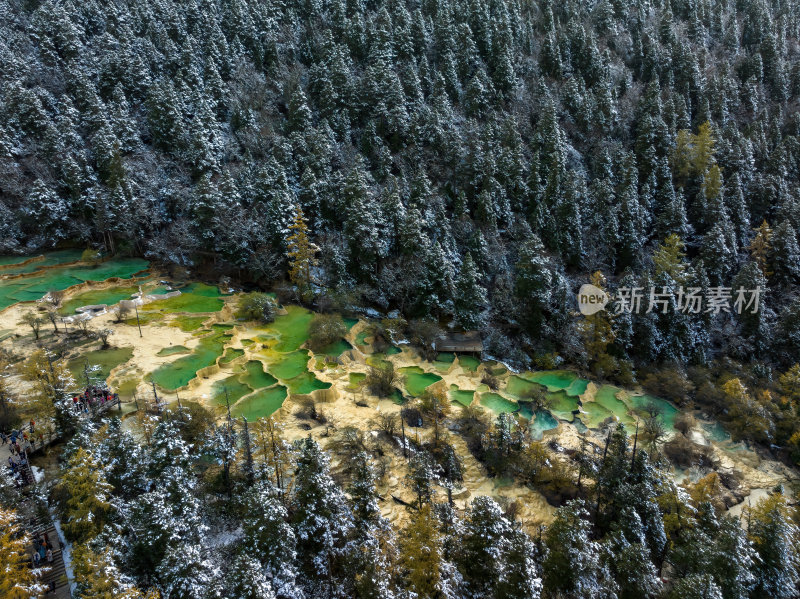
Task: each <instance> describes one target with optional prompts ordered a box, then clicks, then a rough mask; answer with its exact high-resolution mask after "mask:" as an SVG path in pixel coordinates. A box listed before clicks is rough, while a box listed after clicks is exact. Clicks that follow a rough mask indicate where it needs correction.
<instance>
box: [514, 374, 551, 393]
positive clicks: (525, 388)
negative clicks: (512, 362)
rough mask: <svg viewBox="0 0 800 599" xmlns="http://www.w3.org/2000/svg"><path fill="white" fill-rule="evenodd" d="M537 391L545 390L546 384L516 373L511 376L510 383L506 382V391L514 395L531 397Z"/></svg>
mask: <svg viewBox="0 0 800 599" xmlns="http://www.w3.org/2000/svg"><path fill="white" fill-rule="evenodd" d="M536 391H544V386H543V385H541V384H540V383H534V382H532V381H528V380H525V379H524V378H522V377H520V376H517V375H516V374H515V375H512V376H510V377H509V378H508V383H506V393H508V394H509V395H513V396H514V397H519V398H525V397H530V396H531V395H532V394H533V393H534V392H536Z"/></svg>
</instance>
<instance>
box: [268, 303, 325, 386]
mask: <svg viewBox="0 0 800 599" xmlns="http://www.w3.org/2000/svg"><path fill="white" fill-rule="evenodd" d="M286 312H287V313H286V314H282V315H281V316H278V317H277V318H275V321H274V322H272V323H270V324H269V325H268V326H267V328H268V329H270V330H272V331H273V332H275V333H277V334H278V335H279V336H280V341H279V342H278V343H277V345H275V348H274V349H275V350H276V351H279V352H293V351H296V350H298V349H299V348H300V346H301V345H303V344H304V343H305V342H306V340H308V331H309V327H310V326H311V319H312V318H313V317H314V313H313V312H311V311H310V310H306V309H305V308H301V307H300V306H286ZM279 378H280V377H279Z"/></svg>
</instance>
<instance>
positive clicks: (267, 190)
mask: <svg viewBox="0 0 800 599" xmlns="http://www.w3.org/2000/svg"><path fill="white" fill-rule="evenodd" d="M799 41H800V4H798V3H796V2H792V1H791V0H770V1H768V0H652V1H646V0H633V1H630V2H627V1H624V0H596V1H591V0H590V1H581V0H562V1H560V2H552V1H551V0H543V1H538V0H537V1H524V2H519V1H516V0H421V1H420V2H417V1H416V0H367V1H362V0H324V1H323V0H285V1H281V0H274V1H268V0H182V1H180V2H177V1H174V0H116V1H115V0H111V1H107V2H100V1H97V0H61V1H47V2H40V1H39V0H0V254H31V253H34V252H39V251H41V250H44V249H48V248H54V247H67V246H69V247H91V248H94V249H98V250H103V251H104V252H107V253H110V254H116V255H118V256H142V257H145V258H147V259H148V260H151V261H152V262H153V263H154V264H158V265H159V266H160V267H163V268H164V269H166V270H168V269H174V271H175V272H178V270H179V269H180V271H182V272H187V271H188V272H191V273H192V274H194V275H196V276H204V277H209V278H211V277H214V278H217V279H218V278H219V277H229V278H230V280H233V281H236V283H237V284H240V283H241V284H247V285H253V286H259V287H261V288H264V289H268V288H273V289H278V291H279V295H280V293H281V292H283V293H287V294H289V293H290V291H291V289H290V291H289V292H287V291H286V290H287V288H290V286H289V285H288V284H287V282H286V281H287V276H288V278H290V279H291V280H292V281H293V282H294V283H297V281H298V280H299V279H298V278H297V277H298V276H304V277H306V278H305V283H306V286H305V288H302V289H300V288H299V287H300V286H298V289H297V291H298V292H299V293H297V294H295V296H294V300H295V301H297V300H301V301H302V302H303V303H306V304H309V305H313V306H314V307H315V308H317V309H318V310H320V311H333V312H336V311H339V310H340V309H342V308H353V307H360V308H372V309H376V310H377V311H378V312H379V313H380V314H381V315H386V314H390V313H392V311H394V310H397V311H398V314H399V315H402V316H403V317H404V318H406V319H408V320H409V324H411V323H413V325H414V328H415V330H424V329H425V323H426V322H429V321H428V320H426V319H432V320H435V321H437V323H439V324H441V325H444V326H447V325H450V324H452V325H453V327H454V328H455V329H456V330H462V329H466V330H478V331H480V333H481V335H482V337H483V347H484V348H485V355H486V356H487V357H493V358H496V359H500V360H503V361H504V362H505V363H507V364H509V365H511V366H513V367H517V366H518V367H526V368H541V369H554V368H557V367H559V366H561V365H569V366H570V367H573V368H576V369H580V370H581V371H582V372H585V373H590V374H591V376H592V377H593V378H596V379H597V380H601V381H611V382H614V383H615V384H619V385H621V386H628V387H630V386H633V385H637V384H642V385H643V386H644V388H645V389H646V390H648V391H649V392H652V393H654V394H658V395H659V396H663V397H665V398H668V399H670V400H673V401H675V402H676V403H678V404H679V405H680V406H681V407H686V408H687V410H688V409H690V408H692V407H698V408H701V409H703V410H707V411H708V412H709V413H712V414H714V415H715V416H716V417H718V418H719V419H720V421H721V422H724V424H725V425H726V427H728V428H729V429H730V430H731V432H732V435H733V436H734V437H735V438H736V440H740V439H741V440H746V441H749V442H753V443H757V444H760V445H759V447H760V448H762V450H764V451H766V450H767V449H770V450H772V451H773V452H774V453H773V454H772V455H774V456H777V457H779V458H780V459H783V460H785V461H787V462H793V463H795V464H797V463H798V462H800V366H797V365H796V362H797V360H798V356H799V355H800V296H799V295H798V290H797V284H798V282H800V247H798V233H797V232H798V230H800V193H799V192H800V112H798V99H799V97H800V60H798V58H800V47H799V46H798V42H799ZM301 211H302V215H304V218H305V219H306V220H305V221H304V220H303V217H302V216H301ZM316 248H318V251H315V249H316ZM311 254H314V258H315V259H314V260H312V256H311ZM298 256H300V257H301V258H303V260H304V263H303V264H302V265H301V266H302V268H301V267H299V266H298V264H297V259H298V258H297V257H298ZM315 261H316V264H313V268H312V263H313V262H315ZM303 273H305V274H303ZM589 280H591V281H592V282H594V283H595V284H596V285H597V286H599V287H602V288H604V289H606V290H608V291H609V292H613V291H614V290H616V289H618V288H621V287H623V288H635V287H641V288H643V289H648V288H650V287H653V286H655V287H657V288H659V289H661V288H666V289H669V290H676V289H678V288H680V287H687V288H688V287H696V288H700V289H702V290H708V289H710V288H714V287H720V286H724V287H731V288H737V287H743V288H747V289H754V288H757V287H760V288H762V289H763V290H764V293H763V296H762V303H761V310H759V311H758V312H757V313H745V314H741V315H737V314H735V313H732V312H725V311H721V312H720V313H716V314H715V313H709V312H699V313H685V312H681V311H679V310H675V309H671V310H669V311H668V312H666V313H661V312H659V311H653V312H644V311H642V312H641V313H638V314H628V313H623V314H621V315H619V316H617V317H615V318H611V317H609V316H606V315H605V313H601V314H600V315H598V316H596V317H592V318H576V317H575V315H574V309H575V292H576V291H577V288H578V287H579V286H580V285H581V284H582V283H585V282H588V281H589ZM287 297H288V295H287ZM673 308H674V306H673ZM370 314H373V312H370ZM137 318H138V315H137ZM31 322H32V323H33V324H32V325H31V326H41V322H38V321H36V319H35V318H34V319H33V320H32V321H31ZM37 322H38V324H37ZM54 325H55V321H54ZM381 326H382V325H381ZM428 330H430V328H429V329H428ZM33 332H34V333H35V336H36V339H37V340H38V335H39V330H38V328H35V329H34V330H33ZM56 333H58V329H56ZM52 369H53V365H52V363H51V364H50V370H51V371H52ZM0 396H2V399H3V401H4V402H5V400H6V396H5V394H4V393H2V394H0ZM55 399H56V400H57V398H55ZM55 403H58V401H56V402H55ZM51 407H52V406H51ZM433 412H434V421H435V422H436V423H437V426H438V422H439V419H438V414H437V408H436V405H435V404H434V406H433ZM62 415H63V414H62ZM96 420H97V421H93V420H92V419H91V418H88V417H87V418H78V419H74V420H69V419H65V420H64V421H63V422H60V423H59V426H60V427H61V428H60V432H62V433H64V434H65V435H66V436H68V437H70V436H71V441H70V442H69V444H68V447H67V448H66V450H65V455H64V458H65V460H67V461H66V462H65V463H64V469H63V471H61V473H60V474H59V477H58V478H59V482H58V483H57V484H56V485H55V487H54V488H53V492H52V495H51V497H50V499H51V500H52V505H53V509H54V513H55V515H56V516H57V518H58V519H59V520H60V524H61V526H62V527H63V531H64V535H65V538H66V539H67V540H68V541H69V543H70V544H71V550H72V551H71V567H72V573H71V576H72V578H71V582H72V583H73V585H74V586H73V588H72V591H73V592H74V595H75V596H76V597H80V598H82V599H90V598H91V599H99V598H106V597H126V598H128V599H137V598H142V597H147V598H148V599H154V598H155V597H159V596H161V597H164V598H165V599H217V598H225V599H273V598H276V599H316V598H325V599H340V598H350V597H353V598H357V599H490V598H491V599H516V598H519V599H538V598H539V597H540V596H542V597H546V598H548V599H562V598H589V597H591V598H596V597H600V598H608V599H611V598H619V599H629V598H630V599H634V598H636V599H638V598H641V597H646V598H665V599H693V598H695V597H696V598H698V599H699V598H701V597H702V598H708V597H710V598H714V599H717V598H721V599H746V598H748V599H749V598H752V599H766V598H778V599H795V598H797V597H798V596H800V554H798V549H797V548H798V544H799V543H798V539H800V531H799V530H798V514H797V507H796V505H793V504H792V503H791V502H792V501H793V500H792V499H791V498H790V497H791V495H790V494H784V492H783V490H782V489H774V490H771V493H770V494H769V496H768V497H767V498H766V499H764V500H763V501H761V502H759V503H757V504H754V505H753V506H752V509H751V508H745V509H746V511H745V513H746V515H747V519H746V522H741V521H739V520H737V519H735V518H732V517H729V516H727V515H725V510H726V508H727V507H728V506H727V505H725V503H724V501H722V500H721V499H720V497H721V496H722V495H724V493H725V491H724V488H723V487H725V484H724V483H725V481H722V482H721V479H720V476H719V475H717V473H716V472H713V473H711V474H709V476H707V477H704V478H700V479H699V480H698V481H695V482H694V483H693V484H691V485H684V486H679V485H677V484H676V483H675V482H674V481H673V480H672V478H671V477H670V476H669V474H668V473H667V462H666V461H665V459H664V458H663V456H661V455H660V454H659V453H658V451H657V449H658V444H657V443H655V444H654V445H653V449H654V450H653V451H652V452H650V453H652V455H648V453H649V452H648V450H647V449H645V448H644V447H643V446H642V445H641V444H640V445H638V446H637V444H636V442H637V440H639V438H638V437H636V438H634V437H628V433H627V432H626V431H625V429H624V428H618V429H615V430H614V431H613V432H612V433H610V434H609V435H608V436H607V440H606V446H605V450H604V451H603V452H602V456H601V455H596V454H595V453H591V455H590V454H589V450H586V454H584V453H574V454H573V455H571V456H570V465H571V466H570V467H569V468H567V467H565V466H564V465H563V463H562V461H561V460H560V459H552V456H553V455H554V454H553V452H550V453H548V451H549V450H548V449H547V448H545V444H543V443H538V442H534V441H532V440H531V439H530V438H528V437H527V436H526V434H525V433H524V432H523V429H521V428H519V427H516V428H515V427H513V426H512V425H511V424H510V421H509V420H508V417H507V416H504V415H502V414H501V415H499V416H498V418H497V421H496V422H489V421H488V419H487V418H485V417H484V416H481V415H480V414H477V413H474V412H471V411H470V410H469V409H465V410H464V411H463V414H462V416H461V417H460V418H459V420H458V423H457V427H458V428H459V430H460V432H463V433H464V435H465V436H466V437H469V436H470V435H472V440H473V445H474V446H473V447H470V451H472V452H473V453H478V454H479V455H480V459H481V464H482V465H483V466H485V467H486V469H487V471H488V472H491V473H492V474H493V475H497V476H502V477H507V478H515V479H517V480H523V481H526V482H525V484H530V485H532V486H537V485H538V486H537V488H545V487H547V486H548V485H550V486H559V488H561V489H563V488H569V489H574V490H575V491H574V497H577V498H578V499H576V500H575V501H568V500H569V499H570V497H566V496H563V497H559V502H560V504H561V507H559V508H558V509H557V510H556V515H555V518H554V520H553V521H552V523H550V524H549V525H548V526H547V527H546V528H540V529H538V531H532V530H530V527H529V524H530V523H525V522H520V521H519V520H518V519H517V517H516V516H517V514H516V509H517V508H515V506H514V504H513V503H507V504H504V505H499V504H498V503H497V502H495V500H493V499H491V498H489V497H482V496H479V497H474V498H472V499H471V501H470V503H469V506H468V507H467V508H466V509H465V510H461V511H456V510H455V509H453V507H452V502H451V501H450V498H449V497H448V495H449V493H450V492H452V490H453V488H454V486H455V482H457V477H458V473H459V468H460V467H461V466H460V464H459V459H458V455H457V454H456V452H455V451H454V450H453V449H452V448H450V449H449V450H446V449H444V447H449V445H447V443H446V441H442V446H439V444H438V443H439V440H438V428H437V429H436V430H437V444H436V446H434V447H430V446H428V447H425V446H423V445H417V446H413V444H411V443H410V442H409V445H412V447H411V449H410V450H409V451H408V453H409V454H410V455H409V456H408V458H409V462H408V468H407V470H408V471H407V472H405V471H404V472H403V473H394V475H396V476H399V477H401V478H402V479H403V481H404V482H403V484H404V485H406V487H407V488H408V489H411V490H412V491H413V494H414V496H415V497H416V501H415V502H414V503H413V504H412V505H409V506H408V508H409V509H408V517H407V519H406V520H404V521H402V522H397V523H389V522H387V521H386V520H385V519H384V517H383V516H381V513H380V510H379V508H378V501H393V499H392V498H387V497H377V496H376V491H375V488H376V486H375V485H376V480H378V479H380V478H381V477H385V476H387V473H386V472H380V471H379V467H380V464H381V462H380V460H379V458H380V457H381V452H388V451H394V452H398V451H401V452H402V453H403V454H405V453H407V452H406V451H404V450H405V449H408V448H407V447H406V446H405V445H404V446H403V447H404V450H399V449H398V441H397V439H398V433H397V431H396V430H394V429H393V430H392V432H391V433H389V432H387V431H385V430H382V431H380V432H378V434H377V438H376V439H367V440H365V439H363V438H358V439H355V438H354V437H352V436H351V437H346V436H345V435H344V434H343V431H340V434H342V437H341V438H337V440H336V443H338V446H337V447H338V449H337V458H338V460H337V462H338V463H339V464H340V465H341V464H342V463H344V464H346V465H348V467H347V468H345V471H344V472H342V471H336V472H332V470H331V467H330V464H329V456H328V455H327V454H326V453H325V452H324V451H322V450H321V449H320V447H319V446H318V445H317V442H316V441H314V440H313V439H311V438H309V439H307V440H301V441H295V442H294V443H289V442H288V441H284V440H283V439H282V438H281V434H280V430H279V428H280V427H279V424H278V423H276V421H272V420H270V421H268V422H267V421H264V422H260V425H261V426H273V427H277V428H275V429H273V430H267V431H266V432H265V433H264V434H265V437H263V438H261V439H259V438H258V437H257V435H256V432H254V431H251V432H250V433H246V434H253V435H254V437H253V438H252V439H250V438H248V440H246V441H245V440H244V439H243V438H242V435H243V434H245V433H244V431H242V429H241V426H240V424H239V423H238V422H237V423H236V424H235V426H233V425H231V423H230V422H227V423H216V424H215V423H214V422H213V418H210V417H207V415H206V416H204V415H203V412H202V411H197V412H194V413H191V414H190V413H187V412H184V411H183V410H182V409H180V408H179V409H177V410H171V411H168V412H167V413H165V414H164V415H163V416H162V417H161V418H160V419H159V420H158V421H153V422H152V423H151V424H152V427H150V428H147V429H146V430H147V438H146V440H142V439H138V438H134V437H133V436H132V435H131V434H130V433H129V432H127V431H126V430H124V429H123V427H122V425H121V424H120V422H119V421H118V420H115V419H112V420H106V421H103V420H102V418H98V419H96ZM401 422H405V420H401ZM384 424H386V423H384ZM396 425H397V422H395V426H396ZM387 426H388V425H387ZM372 432H376V431H372ZM656 432H658V431H656ZM661 432H662V433H663V430H662V431H661ZM443 435H444V433H443ZM403 436H404V437H405V432H404V433H403ZM264 438H270V441H269V442H266V443H265V442H264V440H263V439H264ZM475 439H478V440H479V442H477V443H475V442H474V440H475ZM634 439H636V440H634ZM373 441H374V443H373ZM404 443H405V441H404ZM244 448H247V449H246V450H245V449H244ZM476 448H477V449H476ZM764 448H767V449H764ZM551 449H552V448H551ZM556 450H559V451H560V450H563V448H562V447H556V448H555V450H553V451H556ZM404 457H405V456H404ZM0 472H2V476H3V477H5V472H6V469H2V470H1V471H0ZM388 475H390V476H391V475H392V473H388ZM587 481H590V482H587ZM2 487H3V490H4V493H2V494H0V506H2V508H0V525H1V526H0V562H1V563H3V564H11V566H10V567H9V569H8V570H7V571H6V578H5V579H0V595H4V594H8V596H11V597H29V596H32V595H34V596H35V595H36V593H38V592H39V591H40V590H42V589H39V588H38V587H37V584H38V583H37V582H36V579H35V578H34V577H33V576H32V575H31V572H30V569H29V568H28V565H27V563H26V562H25V558H24V556H25V555H26V551H27V549H28V548H27V546H25V545H24V543H23V542H22V541H20V539H21V538H22V536H21V535H22V529H21V528H20V523H19V522H18V521H17V516H16V515H15V514H14V512H13V511H12V510H13V509H14V507H15V505H16V503H17V502H18V501H19V500H18V498H17V496H16V492H15V490H14V488H13V484H12V483H11V482H10V481H6V480H5V478H4V479H3V480H2Z"/></svg>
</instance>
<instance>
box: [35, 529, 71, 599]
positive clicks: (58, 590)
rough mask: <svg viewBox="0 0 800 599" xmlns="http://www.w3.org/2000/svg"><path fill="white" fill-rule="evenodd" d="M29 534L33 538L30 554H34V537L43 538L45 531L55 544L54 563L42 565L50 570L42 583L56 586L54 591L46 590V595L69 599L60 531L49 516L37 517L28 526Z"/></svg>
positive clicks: (52, 543)
mask: <svg viewBox="0 0 800 599" xmlns="http://www.w3.org/2000/svg"><path fill="white" fill-rule="evenodd" d="M27 530H28V534H29V535H30V538H31V543H30V551H31V552H30V555H31V556H33V539H35V538H41V537H42V536H43V535H44V533H47V538H48V539H49V540H50V544H51V545H52V546H53V563H51V564H47V563H44V564H42V565H44V566H47V567H48V568H49V571H48V572H46V573H45V574H44V576H42V578H41V582H42V584H44V585H45V586H47V587H48V589H50V588H55V593H53V591H50V590H48V591H46V592H45V597H57V598H59V599H69V597H70V591H69V582H68V581H67V569H66V565H65V564H64V555H63V551H62V547H61V540H60V539H59V537H58V531H56V527H55V526H54V525H53V522H52V520H50V518H49V517H48V518H47V519H46V520H41V519H38V518H37V519H35V520H33V521H32V522H31V523H30V524H29V525H28V527H27Z"/></svg>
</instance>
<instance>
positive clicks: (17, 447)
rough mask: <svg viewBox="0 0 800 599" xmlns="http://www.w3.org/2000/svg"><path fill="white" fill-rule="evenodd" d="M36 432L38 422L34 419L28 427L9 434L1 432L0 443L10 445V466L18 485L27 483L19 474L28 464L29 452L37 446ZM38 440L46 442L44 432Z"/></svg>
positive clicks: (40, 442) (41, 442)
mask: <svg viewBox="0 0 800 599" xmlns="http://www.w3.org/2000/svg"><path fill="white" fill-rule="evenodd" d="M35 432H36V423H35V422H34V421H33V420H31V421H30V423H29V425H28V426H27V427H25V428H21V429H19V430H14V431H11V433H9V434H6V433H2V432H0V445H6V444H7V445H8V450H9V452H10V454H11V455H9V456H8V458H7V459H8V468H9V470H11V476H12V478H13V479H14V480H15V482H16V484H17V485H18V486H21V485H23V484H25V483H24V480H23V479H22V477H21V476H19V475H20V474H21V472H22V470H24V469H25V468H26V467H27V466H28V453H29V452H31V451H33V450H34V449H35V448H36V441H37V438H36V437H35V436H34V435H35ZM38 441H39V444H40V445H41V444H43V443H44V438H43V436H42V433H39V437H38Z"/></svg>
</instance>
